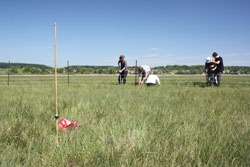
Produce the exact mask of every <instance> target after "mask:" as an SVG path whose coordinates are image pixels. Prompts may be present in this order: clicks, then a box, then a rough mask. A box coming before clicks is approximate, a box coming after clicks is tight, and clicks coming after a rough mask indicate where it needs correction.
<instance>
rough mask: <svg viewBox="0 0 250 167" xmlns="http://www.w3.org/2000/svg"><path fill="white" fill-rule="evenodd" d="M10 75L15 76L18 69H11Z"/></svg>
mask: <svg viewBox="0 0 250 167" xmlns="http://www.w3.org/2000/svg"><path fill="white" fill-rule="evenodd" d="M10 73H14V74H17V73H18V69H17V68H11V70H10Z"/></svg>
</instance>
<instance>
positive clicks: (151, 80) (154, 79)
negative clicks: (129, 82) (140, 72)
mask: <svg viewBox="0 0 250 167" xmlns="http://www.w3.org/2000/svg"><path fill="white" fill-rule="evenodd" d="M160 84H161V83H160V79H159V78H158V76H157V75H155V74H149V75H148V78H147V81H146V85H147V86H156V85H159V86H160Z"/></svg>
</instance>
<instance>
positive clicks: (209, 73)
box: [205, 57, 217, 86]
mask: <svg viewBox="0 0 250 167" xmlns="http://www.w3.org/2000/svg"><path fill="white" fill-rule="evenodd" d="M213 68H217V67H216V66H215V63H214V62H213V60H212V58H211V57H207V59H206V63H205V73H206V80H207V86H211V85H212V75H213V72H214V71H212V69H213Z"/></svg>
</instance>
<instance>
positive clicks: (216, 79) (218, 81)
mask: <svg viewBox="0 0 250 167" xmlns="http://www.w3.org/2000/svg"><path fill="white" fill-rule="evenodd" d="M221 76H222V72H214V73H213V74H212V78H213V83H214V85H215V86H218V87H220V85H221Z"/></svg>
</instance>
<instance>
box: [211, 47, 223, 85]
mask: <svg viewBox="0 0 250 167" xmlns="http://www.w3.org/2000/svg"><path fill="white" fill-rule="evenodd" d="M212 55H213V57H214V59H215V60H214V61H213V62H214V63H215V67H214V68H212V71H213V74H212V78H213V83H214V85H216V86H218V87H220V86H221V76H222V73H223V71H224V65H223V59H222V57H220V56H219V55H218V53H216V52H214V53H213V54H212ZM216 80H217V83H216Z"/></svg>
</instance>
